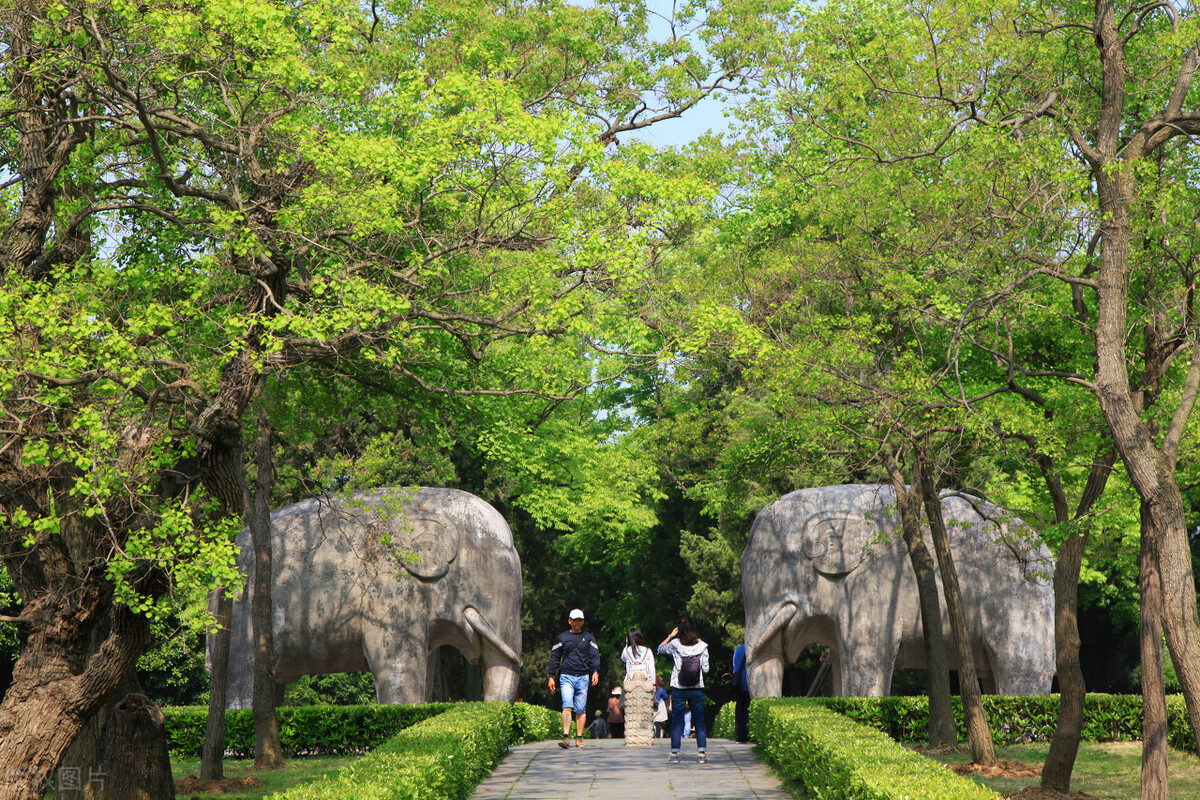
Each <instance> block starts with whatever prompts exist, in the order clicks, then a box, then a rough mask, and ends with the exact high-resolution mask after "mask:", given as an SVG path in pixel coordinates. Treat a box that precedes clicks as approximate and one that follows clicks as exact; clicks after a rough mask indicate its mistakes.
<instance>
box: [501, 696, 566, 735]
mask: <svg viewBox="0 0 1200 800" xmlns="http://www.w3.org/2000/svg"><path fill="white" fill-rule="evenodd" d="M512 711H513V734H512V744H529V743H531V742H544V741H546V740H547V739H556V738H558V736H559V735H560V734H561V732H562V715H561V714H560V713H559V712H557V711H554V710H553V709H549V708H546V707H545V706H531V705H529V704H528V703H520V702H518V703H513V707H512Z"/></svg>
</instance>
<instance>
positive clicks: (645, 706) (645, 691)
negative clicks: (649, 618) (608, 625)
mask: <svg viewBox="0 0 1200 800" xmlns="http://www.w3.org/2000/svg"><path fill="white" fill-rule="evenodd" d="M621 660H622V661H624V662H625V683H624V689H625V744H627V745H631V744H632V745H652V744H654V652H653V651H652V650H651V649H650V648H649V647H646V643H645V639H644V637H643V636H642V632H641V631H640V630H638V629H637V628H633V629H632V630H630V631H629V633H628V634H627V635H626V636H625V649H624V650H622V651H621Z"/></svg>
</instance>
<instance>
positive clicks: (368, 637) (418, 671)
mask: <svg viewBox="0 0 1200 800" xmlns="http://www.w3.org/2000/svg"><path fill="white" fill-rule="evenodd" d="M363 651H364V652H365V654H366V657H367V665H368V666H369V667H370V670H371V674H372V675H373V676H374V678H375V699H376V700H377V701H378V702H379V703H381V704H410V703H423V702H425V691H426V686H427V684H428V669H429V659H428V651H427V650H426V644H425V632H424V630H423V626H419V625H418V626H414V627H411V628H408V629H406V630H397V629H395V628H391V629H389V628H388V627H385V626H383V625H377V624H367V623H364V625H363Z"/></svg>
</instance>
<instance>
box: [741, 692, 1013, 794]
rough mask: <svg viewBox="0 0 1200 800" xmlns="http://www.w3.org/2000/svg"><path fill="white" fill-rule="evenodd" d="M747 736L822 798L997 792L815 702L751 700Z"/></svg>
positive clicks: (781, 768)
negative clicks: (749, 735) (956, 773)
mask: <svg viewBox="0 0 1200 800" xmlns="http://www.w3.org/2000/svg"><path fill="white" fill-rule="evenodd" d="M750 734H751V736H752V737H753V738H754V740H755V741H756V742H758V744H759V746H760V747H761V748H762V751H763V753H764V755H765V756H766V758H767V759H768V760H769V761H770V762H771V763H772V764H773V765H774V767H775V768H776V769H777V770H778V771H779V772H780V774H781V775H783V776H784V778H786V779H788V780H796V781H799V782H801V783H802V784H804V786H805V787H807V788H808V790H809V791H810V792H813V793H815V794H817V795H818V796H820V797H828V798H846V799H847V800H849V798H870V799H871V800H891V799H892V798H894V799H895V800H901V798H915V797H920V798H928V799H932V798H946V800H950V799H951V798H953V799H954V800H967V798H980V800H982V798H998V797H999V795H997V794H995V793H993V792H990V791H988V790H986V789H983V788H981V787H979V786H977V785H976V784H974V783H971V782H970V781H969V780H967V779H966V778H962V777H959V776H958V775H955V774H954V773H952V772H950V771H948V770H946V769H945V768H944V767H942V766H941V765H940V764H936V763H934V762H932V761H930V760H928V759H926V758H924V757H923V756H920V755H917V754H916V753H914V752H912V751H911V750H907V749H905V748H904V747H903V746H901V745H900V744H897V743H896V742H895V741H893V740H892V739H891V738H889V737H888V736H887V735H885V734H883V733H881V732H879V731H877V730H874V729H872V728H869V727H866V726H863V725H859V724H857V723H855V722H852V721H850V720H849V719H847V718H846V717H843V716H841V715H840V714H837V713H836V712H833V711H831V710H829V709H827V708H825V707H824V706H823V705H822V704H821V703H820V702H819V701H814V700H804V699H789V700H780V699H763V698H759V699H756V700H753V701H751V703H750Z"/></svg>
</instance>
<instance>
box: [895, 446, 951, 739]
mask: <svg viewBox="0 0 1200 800" xmlns="http://www.w3.org/2000/svg"><path fill="white" fill-rule="evenodd" d="M886 461H887V467H888V472H889V474H890V475H891V479H892V488H893V489H894V490H895V491H896V503H897V505H898V506H899V508H900V530H901V533H902V535H903V536H904V543H905V544H906V545H908V559H909V561H910V562H911V563H912V567H913V573H914V574H915V575H916V578H917V597H918V599H919V601H920V604H921V630H922V633H923V638H924V643H925V674H926V676H927V677H928V680H929V745H930V746H931V747H938V746H942V745H948V744H955V743H956V742H957V741H958V731H957V730H956V729H955V726H954V709H953V706H952V705H951V703H950V697H951V695H950V662H949V659H948V657H947V655H946V638H945V634H944V632H943V631H942V609H941V602H940V601H939V600H938V588H937V572H936V569H935V567H934V563H933V557H932V556H931V555H929V548H928V547H927V546H926V544H925V537H924V535H923V534H922V532H921V499H920V497H919V496H918V495H917V493H916V492H913V491H910V490H909V489H908V487H906V486H905V485H904V480H903V476H902V475H901V473H900V470H899V467H898V465H897V464H896V462H895V460H894V459H893V458H891V456H888V457H887V459H886Z"/></svg>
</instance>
